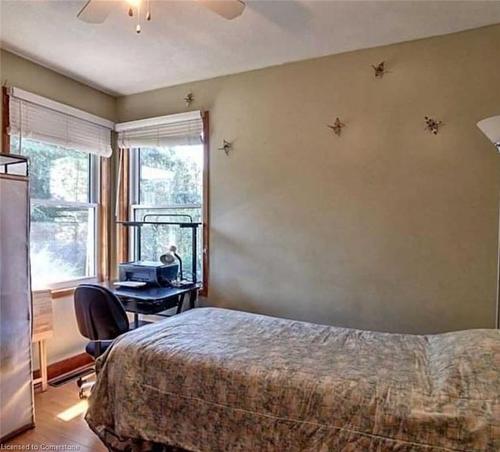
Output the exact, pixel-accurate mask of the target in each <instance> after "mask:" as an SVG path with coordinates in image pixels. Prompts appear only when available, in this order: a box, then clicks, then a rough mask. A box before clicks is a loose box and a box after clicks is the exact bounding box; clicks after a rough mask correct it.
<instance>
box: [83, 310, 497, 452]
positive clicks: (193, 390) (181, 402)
mask: <svg viewBox="0 0 500 452" xmlns="http://www.w3.org/2000/svg"><path fill="white" fill-rule="evenodd" d="M97 366H98V379H97V383H96V386H95V387H94V389H93V391H92V394H91V397H90V399H89V409H88V412H87V415H86V420H87V422H88V424H89V426H90V427H91V428H92V429H93V430H94V432H95V433H96V434H97V435H98V436H99V437H100V438H101V439H102V441H103V442H104V443H105V444H106V445H107V446H108V447H109V448H110V450H118V451H125V450H132V451H134V450H138V451H146V450H162V449H166V450H168V448H172V449H173V450H175V449H176V448H177V449H180V450H188V451H280V452H282V451H315V452H322V451H385V450H397V451H399V452H401V451H404V452H406V451H426V452H430V451H458V450H460V451H463V450H467V451H469V450H478V451H499V450H500V331H498V330H486V329H485V330H467V331H459V332H453V333H446V334H438V335H426V336H417V335H402V334H389V333H375V332H370V331H361V330H354V329H347V328H336V327H331V326H324V325H316V324H312V323H305V322H299V321H292V320H286V319H278V318H273V317H267V316H262V315H255V314H249V313H244V312H239V311H232V310H227V309H218V308H199V309H194V310H191V311H188V312H186V313H183V314H180V315H177V316H174V317H172V318H170V319H167V320H165V321H161V322H158V323H155V324H152V325H150V326H147V327H144V328H140V329H137V330H135V331H132V332H129V333H127V334H125V335H123V336H121V337H120V338H118V339H117V340H116V342H115V343H114V345H113V347H112V348H111V349H109V350H108V351H107V352H106V354H105V355H103V356H102V357H101V358H100V359H99V360H98V363H97ZM164 446H165V447H164Z"/></svg>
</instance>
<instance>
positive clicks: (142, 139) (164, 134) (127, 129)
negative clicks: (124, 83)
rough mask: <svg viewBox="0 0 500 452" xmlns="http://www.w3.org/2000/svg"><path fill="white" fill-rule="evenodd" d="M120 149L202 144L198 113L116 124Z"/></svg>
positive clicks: (200, 123)
mask: <svg viewBox="0 0 500 452" xmlns="http://www.w3.org/2000/svg"><path fill="white" fill-rule="evenodd" d="M115 130H116V131H117V132H118V145H119V146H120V147H122V148H141V147H170V146H182V145H190V144H200V143H202V133H203V122H202V119H201V112H200V111H192V112H188V113H180V114H177V115H169V116H161V117H157V118H149V119H143V120H139V121H130V122H124V123H121V124H116V126H115Z"/></svg>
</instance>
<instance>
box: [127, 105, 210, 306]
mask: <svg viewBox="0 0 500 452" xmlns="http://www.w3.org/2000/svg"><path fill="white" fill-rule="evenodd" d="M204 115H206V116H204V118H205V117H206V120H208V112H205V113H204ZM202 148H203V151H202V152H203V156H202V158H203V174H202V201H201V204H200V205H195V204H189V205H188V204H186V205H149V204H141V203H140V168H141V166H140V148H133V149H130V150H129V152H130V154H129V159H130V160H129V171H128V220H130V221H133V220H134V219H135V215H136V212H137V211H138V210H145V209H167V208H172V209H174V208H177V209H178V208H184V207H185V208H199V209H200V210H201V223H202V227H201V228H200V229H198V241H201V243H202V245H203V247H202V250H201V253H202V256H201V257H202V264H201V265H202V275H203V279H202V284H203V285H202V288H201V289H200V295H201V296H207V295H208V256H209V252H208V249H209V248H208V247H209V243H208V227H209V225H208V218H209V216H208V211H209V204H208V189H209V187H208V172H209V168H208V163H209V161H208V129H207V131H206V132H205V119H204V142H203V143H202ZM135 229H136V228H129V231H128V236H127V238H128V247H127V250H126V255H127V256H128V259H129V260H131V259H133V257H134V248H135V240H136V235H137V232H136V231H135Z"/></svg>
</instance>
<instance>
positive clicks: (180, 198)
mask: <svg viewBox="0 0 500 452" xmlns="http://www.w3.org/2000/svg"><path fill="white" fill-rule="evenodd" d="M137 152H138V157H137V159H136V160H135V161H136V162H138V170H137V171H136V172H135V174H137V177H138V187H137V192H138V193H137V197H138V201H139V203H138V205H135V206H134V208H133V211H132V215H133V218H134V219H135V220H147V221H166V222H168V221H172V222H191V221H193V222H200V223H201V222H202V221H203V219H202V217H203V213H202V212H203V210H202V209H203V205H202V203H203V146H202V145H193V146H176V147H172V148H145V149H142V148H141V149H140V150H138V151H137ZM146 215H147V217H146V218H145V216H146ZM192 243H193V242H192V230H191V229H189V228H180V227H179V226H168V225H165V226H163V225H158V226H156V225H145V226H143V227H142V231H141V259H142V260H152V261H158V260H159V258H160V256H161V255H162V254H164V253H165V252H166V251H167V250H168V247H169V245H172V244H174V245H176V246H177V249H178V254H179V255H180V256H181V258H182V261H183V269H184V276H185V277H188V278H189V279H190V277H191V271H192V265H191V262H192V260H191V259H192ZM202 249H203V244H202V228H201V227H199V228H198V232H197V250H196V252H195V256H196V262H197V273H198V280H200V279H202Z"/></svg>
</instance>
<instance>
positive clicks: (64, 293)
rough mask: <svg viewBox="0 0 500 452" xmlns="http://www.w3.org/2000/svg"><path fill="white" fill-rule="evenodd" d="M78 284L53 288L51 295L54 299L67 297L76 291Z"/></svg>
mask: <svg viewBox="0 0 500 452" xmlns="http://www.w3.org/2000/svg"><path fill="white" fill-rule="evenodd" d="M75 289H76V285H75V286H74V287H68V288H66V289H53V290H51V291H50V296H51V297H52V299H53V300H57V299H58V298H65V297H69V296H72V295H73V293H74V292H75Z"/></svg>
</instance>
